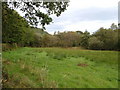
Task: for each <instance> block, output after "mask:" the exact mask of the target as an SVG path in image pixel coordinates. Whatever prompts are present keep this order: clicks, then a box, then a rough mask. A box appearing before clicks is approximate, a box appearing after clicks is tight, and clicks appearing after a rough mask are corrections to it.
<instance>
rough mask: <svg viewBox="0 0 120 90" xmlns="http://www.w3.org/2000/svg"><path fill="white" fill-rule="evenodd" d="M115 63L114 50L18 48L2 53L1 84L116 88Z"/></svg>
mask: <svg viewBox="0 0 120 90" xmlns="http://www.w3.org/2000/svg"><path fill="white" fill-rule="evenodd" d="M81 64H83V65H84V64H85V65H86V66H79V65H81ZM117 66H118V52H117V51H94V50H83V49H82V50H81V49H78V48H76V49H75V48H74V49H71V48H68V49H67V48H28V47H25V48H18V49H16V50H13V51H7V52H3V67H4V68H5V69H4V73H5V74H6V75H7V78H5V77H4V87H15V88H21V87H23V88H30V87H32V88H57V87H60V88H116V87H118V81H119V79H118V67H117ZM4 76H5V75H4ZM96 82H99V83H96Z"/></svg>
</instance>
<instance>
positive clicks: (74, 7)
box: [19, 0, 120, 34]
mask: <svg viewBox="0 0 120 90" xmlns="http://www.w3.org/2000/svg"><path fill="white" fill-rule="evenodd" d="M119 1H120V0H70V2H69V6H68V7H67V10H66V11H64V12H63V13H62V14H61V15H60V16H59V17H56V16H55V15H51V17H52V18H53V23H51V24H50V25H46V26H45V27H46V31H47V32H48V33H50V34H54V32H55V31H56V32H57V31H60V32H64V31H78V30H79V31H82V32H84V31H86V30H87V31H88V32H90V33H91V34H92V33H93V32H95V31H97V30H98V29H99V28H100V27H104V28H109V27H110V26H111V24H112V23H115V24H116V25H117V24H118V13H119V15H120V12H118V2H119ZM119 8H120V7H119ZM119 10H120V9H119ZM19 13H20V11H19ZM20 14H21V15H22V14H23V13H20ZM22 16H23V15H22ZM119 19H120V18H119ZM119 21H120V20H119ZM38 27H39V28H40V26H38Z"/></svg>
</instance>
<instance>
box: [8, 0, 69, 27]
mask: <svg viewBox="0 0 120 90" xmlns="http://www.w3.org/2000/svg"><path fill="white" fill-rule="evenodd" d="M8 5H9V7H10V8H13V9H16V8H19V9H20V10H21V11H23V12H24V14H25V18H26V20H27V21H28V23H29V24H30V25H33V26H37V25H38V24H40V25H42V26H43V28H45V25H46V24H47V25H48V24H50V22H52V18H51V17H50V15H52V14H55V15H56V16H60V15H61V13H62V12H64V11H65V10H66V9H67V7H68V2H65V1H64V0H63V1H61V2H57V0H55V2H44V1H41V2H33V1H31V0H30V1H29V2H23V1H21V2H17V0H14V2H9V4H8Z"/></svg>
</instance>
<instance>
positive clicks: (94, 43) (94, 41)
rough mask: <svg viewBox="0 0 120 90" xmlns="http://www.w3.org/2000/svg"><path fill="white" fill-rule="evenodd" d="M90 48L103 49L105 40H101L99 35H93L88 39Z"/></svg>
mask: <svg viewBox="0 0 120 90" xmlns="http://www.w3.org/2000/svg"><path fill="white" fill-rule="evenodd" d="M88 44H89V49H94V50H101V49H103V44H104V43H103V42H102V41H100V40H99V39H98V38H97V37H91V38H90V39H89V41H88Z"/></svg>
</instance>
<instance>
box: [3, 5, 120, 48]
mask: <svg viewBox="0 0 120 90" xmlns="http://www.w3.org/2000/svg"><path fill="white" fill-rule="evenodd" d="M2 27H3V30H2V42H3V43H7V44H16V45H18V46H31V47H84V48H87V49H94V50H120V47H119V46H120V36H119V35H118V33H120V30H119V29H118V27H117V25H115V24H114V23H113V24H112V25H111V26H110V28H108V29H105V28H103V27H102V28H100V29H99V30H98V31H96V32H94V33H93V34H92V35H91V34H90V33H89V32H88V31H85V32H82V31H76V32H72V31H69V32H57V33H56V32H55V33H54V35H50V34H48V33H47V32H45V31H44V30H42V29H37V28H33V27H31V26H30V25H29V24H28V22H27V21H26V20H25V19H24V18H23V17H21V16H20V15H19V14H18V13H17V12H16V11H14V10H13V9H10V8H8V6H7V5H6V4H5V5H3V9H2ZM56 31H57V30H56Z"/></svg>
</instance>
